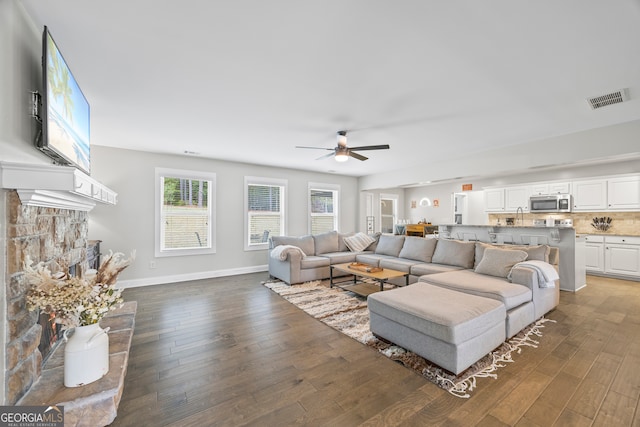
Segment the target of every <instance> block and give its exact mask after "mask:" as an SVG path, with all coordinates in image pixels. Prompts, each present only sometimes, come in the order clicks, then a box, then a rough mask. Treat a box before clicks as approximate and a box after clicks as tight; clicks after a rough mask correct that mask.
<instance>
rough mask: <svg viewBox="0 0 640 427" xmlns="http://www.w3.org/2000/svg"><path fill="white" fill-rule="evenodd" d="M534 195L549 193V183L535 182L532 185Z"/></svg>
mask: <svg viewBox="0 0 640 427" xmlns="http://www.w3.org/2000/svg"><path fill="white" fill-rule="evenodd" d="M529 188H531V195H532V196H544V195H547V194H549V184H546V183H544V182H541V183H539V184H538V183H536V184H533V185H532V186H531V187H529Z"/></svg>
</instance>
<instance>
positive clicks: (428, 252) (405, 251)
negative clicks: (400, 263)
mask: <svg viewBox="0 0 640 427" xmlns="http://www.w3.org/2000/svg"><path fill="white" fill-rule="evenodd" d="M437 243H438V241H437V240H436V239H425V238H424V237H414V236H407V237H405V238H404V244H403V245H402V250H401V251H400V254H399V255H398V256H399V257H400V258H408V259H415V260H417V261H422V262H431V257H433V252H434V251H435V250H436V244H437Z"/></svg>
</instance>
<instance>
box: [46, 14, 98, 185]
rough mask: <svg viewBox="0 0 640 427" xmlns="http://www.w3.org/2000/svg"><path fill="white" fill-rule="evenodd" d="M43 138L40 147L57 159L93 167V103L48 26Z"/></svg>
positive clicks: (83, 167)
mask: <svg viewBox="0 0 640 427" xmlns="http://www.w3.org/2000/svg"><path fill="white" fill-rule="evenodd" d="M42 68H43V78H44V91H43V92H44V94H43V96H42V102H43V111H44V117H42V138H41V139H40V140H39V142H38V147H39V148H40V149H41V150H42V151H44V152H45V153H46V154H47V155H49V156H51V157H52V158H53V159H54V160H55V161H56V162H58V163H61V164H66V165H72V166H75V167H77V168H79V169H81V170H83V171H84V172H86V173H87V174H89V173H90V169H91V152H90V150H91V146H90V142H89V113H90V108H89V103H88V102H87V99H86V98H85V97H84V94H83V93H82V90H80V87H79V86H78V83H77V82H76V79H75V78H74V77H73V74H72V73H71V70H70V69H69V66H68V65H67V62H66V61H65V60H64V58H63V57H62V54H61V53H60V50H59V49H58V46H57V45H56V42H55V41H54V40H53V37H51V34H50V33H49V30H48V29H47V27H44V33H43V36H42Z"/></svg>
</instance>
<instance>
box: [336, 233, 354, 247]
mask: <svg viewBox="0 0 640 427" xmlns="http://www.w3.org/2000/svg"><path fill="white" fill-rule="evenodd" d="M354 234H356V233H338V252H346V251H348V250H349V248H348V247H347V245H346V243H344V238H345V237H350V236H353V235H354Z"/></svg>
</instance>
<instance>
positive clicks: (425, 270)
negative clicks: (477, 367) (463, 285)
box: [411, 262, 464, 276]
mask: <svg viewBox="0 0 640 427" xmlns="http://www.w3.org/2000/svg"><path fill="white" fill-rule="evenodd" d="M457 270H464V268H463V267H458V266H456V265H447V264H434V263H432V262H429V263H420V264H415V265H412V266H411V274H412V275H414V276H422V275H424V274H438V273H446V272H447V271H457Z"/></svg>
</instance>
